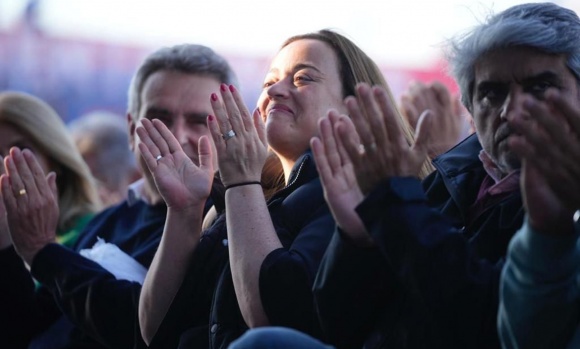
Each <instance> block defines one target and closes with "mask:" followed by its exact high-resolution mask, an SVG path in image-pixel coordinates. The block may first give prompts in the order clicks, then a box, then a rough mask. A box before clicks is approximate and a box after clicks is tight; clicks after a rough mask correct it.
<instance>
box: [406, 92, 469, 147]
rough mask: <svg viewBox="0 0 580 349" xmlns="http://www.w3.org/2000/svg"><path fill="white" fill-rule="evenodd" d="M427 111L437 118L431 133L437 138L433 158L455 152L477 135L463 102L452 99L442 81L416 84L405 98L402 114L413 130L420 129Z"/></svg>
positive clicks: (432, 145) (434, 138)
mask: <svg viewBox="0 0 580 349" xmlns="http://www.w3.org/2000/svg"><path fill="white" fill-rule="evenodd" d="M426 110H430V111H431V113H432V114H433V118H434V119H435V120H434V122H433V127H432V129H431V130H430V133H431V137H432V138H433V140H432V141H431V146H430V147H429V150H428V152H429V157H430V158H435V157H437V156H438V155H440V154H442V153H444V152H446V151H447V150H449V149H451V148H452V147H453V146H455V145H456V144H457V143H458V142H459V141H461V140H462V139H464V138H465V137H467V136H468V135H469V134H471V133H472V132H473V129H472V127H471V124H470V120H471V116H470V115H469V113H468V112H467V110H466V109H465V108H464V107H463V106H462V105H461V102H460V101H459V99H458V98H454V97H452V96H451V94H450V93H449V90H448V89H447V87H445V85H443V84H442V83H440V82H433V83H431V84H424V83H421V82H414V83H412V84H411V85H410V86H409V89H408V91H407V92H406V93H405V94H403V96H402V97H401V113H402V114H403V116H404V117H405V118H406V119H407V121H408V122H409V124H410V125H411V127H412V128H413V129H416V128H417V123H418V121H419V118H420V116H421V114H422V113H423V112H424V111H426Z"/></svg>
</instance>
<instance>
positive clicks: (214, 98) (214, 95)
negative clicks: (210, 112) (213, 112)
mask: <svg viewBox="0 0 580 349" xmlns="http://www.w3.org/2000/svg"><path fill="white" fill-rule="evenodd" d="M217 99H218V98H217V95H216V94H215V93H212V94H211V100H212V101H214V102H215V101H217Z"/></svg>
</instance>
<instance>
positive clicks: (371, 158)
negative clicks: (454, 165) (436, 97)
mask: <svg viewBox="0 0 580 349" xmlns="http://www.w3.org/2000/svg"><path fill="white" fill-rule="evenodd" d="M356 93H357V98H354V97H347V98H346V100H345V104H346V107H347V109H348V112H349V115H350V117H351V118H352V121H353V124H354V126H355V128H356V131H357V133H358V135H359V137H360V142H361V143H360V144H357V142H355V141H354V138H353V137H352V136H351V133H352V130H351V129H350V128H349V127H346V125H348V124H347V123H344V125H345V127H342V125H341V126H339V127H338V130H337V131H338V135H339V137H340V138H341V139H342V142H343V144H344V147H345V149H346V152H347V153H348V155H349V158H350V160H351V161H352V163H353V166H354V169H355V173H356V177H357V181H358V183H359V185H360V188H361V191H362V193H363V194H365V195H366V194H367V193H368V192H369V191H371V190H372V189H373V188H374V187H375V186H376V185H377V184H378V183H379V182H380V181H382V180H385V179H387V178H389V177H393V176H400V177H405V176H416V177H418V176H419V173H420V171H421V167H422V166H423V164H424V162H425V160H426V159H427V150H428V149H429V146H430V140H431V139H430V137H429V134H428V133H427V132H426V128H427V129H429V128H430V126H431V124H432V122H431V120H432V117H431V116H432V115H431V113H430V112H427V113H424V115H423V116H422V117H421V118H420V119H419V122H418V124H417V130H416V132H415V143H414V144H412V145H409V142H408V141H407V139H406V138H405V135H404V133H403V128H402V123H401V120H400V118H399V116H398V113H397V110H396V107H395V106H394V105H393V103H392V101H391V99H390V98H389V96H388V94H387V92H386V91H385V90H384V89H383V88H381V87H379V86H374V87H370V86H369V85H368V84H359V85H358V86H357V88H356Z"/></svg>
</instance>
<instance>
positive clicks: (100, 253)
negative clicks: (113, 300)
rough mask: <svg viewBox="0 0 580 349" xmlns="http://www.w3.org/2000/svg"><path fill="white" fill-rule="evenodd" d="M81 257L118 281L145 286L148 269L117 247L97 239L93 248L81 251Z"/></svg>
mask: <svg viewBox="0 0 580 349" xmlns="http://www.w3.org/2000/svg"><path fill="white" fill-rule="evenodd" d="M80 254H81V256H83V257H85V258H88V259H90V260H92V261H94V262H96V263H99V264H100V265H101V267H103V268H105V269H107V271H109V272H110V273H111V274H113V275H115V277H116V278H117V280H129V281H135V282H138V283H140V284H141V285H143V281H144V280H145V274H147V269H145V267H143V266H142V265H141V264H139V262H137V261H136V260H135V259H133V257H131V256H129V255H128V254H126V253H125V252H123V251H122V250H121V249H120V248H119V247H118V246H117V245H114V244H111V243H108V242H105V240H103V239H101V238H97V242H96V243H95V245H94V246H93V247H92V248H87V249H83V250H81V251H80Z"/></svg>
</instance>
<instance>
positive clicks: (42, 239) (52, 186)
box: [1, 148, 59, 265]
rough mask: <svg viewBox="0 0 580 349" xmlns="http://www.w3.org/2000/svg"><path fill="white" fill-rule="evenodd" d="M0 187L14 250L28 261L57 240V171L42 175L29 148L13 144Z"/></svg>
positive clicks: (30, 262)
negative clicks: (21, 148) (19, 147)
mask: <svg viewBox="0 0 580 349" xmlns="http://www.w3.org/2000/svg"><path fill="white" fill-rule="evenodd" d="M4 163H5V165H6V174H4V175H2V179H1V188H2V197H3V199H4V205H5V207H6V213H7V218H8V225H9V227H10V236H11V238H12V242H13V244H14V248H15V249H16V252H18V254H19V255H20V256H21V257H22V259H23V260H24V261H25V262H26V263H27V264H28V265H31V264H32V260H33V259H34V256H35V255H36V253H37V252H38V251H40V250H41V249H42V248H43V247H45V246H46V245H47V244H50V243H54V242H56V228H57V224H58V217H59V207H58V191H57V188H56V174H55V173H54V172H51V173H49V174H48V175H46V176H45V174H44V171H43V170H42V167H41V166H40V164H39V163H38V161H37V159H36V157H35V156H34V154H33V153H32V152H31V151H30V150H27V149H25V150H23V151H21V150H20V149H18V148H12V149H11V150H10V155H9V156H7V157H6V159H5V161H4Z"/></svg>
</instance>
